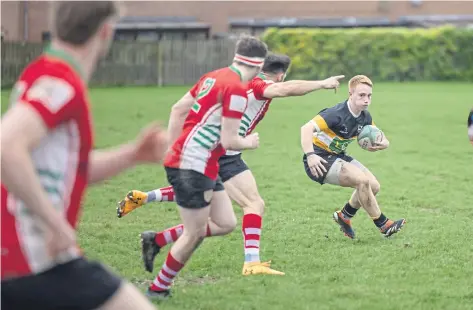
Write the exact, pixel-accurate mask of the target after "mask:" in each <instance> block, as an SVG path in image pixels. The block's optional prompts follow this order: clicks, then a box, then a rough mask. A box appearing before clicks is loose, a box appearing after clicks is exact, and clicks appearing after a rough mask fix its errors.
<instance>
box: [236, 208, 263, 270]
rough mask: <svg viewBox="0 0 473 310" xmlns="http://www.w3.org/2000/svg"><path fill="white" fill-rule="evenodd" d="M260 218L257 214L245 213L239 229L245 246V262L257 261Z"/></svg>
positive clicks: (258, 259)
mask: <svg viewBox="0 0 473 310" xmlns="http://www.w3.org/2000/svg"><path fill="white" fill-rule="evenodd" d="M261 226H262V218H261V216H259V215H258V214H245V215H244V216H243V222H242V225H241V230H242V232H243V241H244V246H245V263H251V262H259V261H260V257H259V244H260V238H261Z"/></svg>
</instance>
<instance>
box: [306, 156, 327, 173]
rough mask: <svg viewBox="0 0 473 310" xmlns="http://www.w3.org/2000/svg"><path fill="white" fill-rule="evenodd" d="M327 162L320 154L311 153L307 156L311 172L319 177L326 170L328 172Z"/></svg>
mask: <svg viewBox="0 0 473 310" xmlns="http://www.w3.org/2000/svg"><path fill="white" fill-rule="evenodd" d="M326 163H327V161H326V160H325V159H323V158H322V157H320V156H318V155H315V154H311V155H309V156H307V166H309V169H310V172H311V173H312V174H313V175H314V176H315V177H317V178H319V177H321V176H322V175H323V173H324V172H327V169H326V168H325V166H324V164H326Z"/></svg>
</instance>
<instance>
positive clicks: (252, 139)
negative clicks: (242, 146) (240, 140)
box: [244, 132, 259, 150]
mask: <svg viewBox="0 0 473 310" xmlns="http://www.w3.org/2000/svg"><path fill="white" fill-rule="evenodd" d="M244 139H245V140H246V142H247V147H246V148H247V149H250V150H254V149H256V148H258V147H259V134H258V133H256V132H255V133H252V134H249V135H248V136H246V137H245V138H244Z"/></svg>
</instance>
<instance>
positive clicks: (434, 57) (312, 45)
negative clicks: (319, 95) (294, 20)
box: [263, 26, 473, 81]
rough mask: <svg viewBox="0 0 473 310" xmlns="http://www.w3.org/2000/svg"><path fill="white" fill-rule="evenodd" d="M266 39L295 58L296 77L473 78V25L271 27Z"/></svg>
mask: <svg viewBox="0 0 473 310" xmlns="http://www.w3.org/2000/svg"><path fill="white" fill-rule="evenodd" d="M263 40H264V41H265V42H266V43H267V44H268V46H269V48H270V50H271V51H273V52H278V53H283V54H286V55H288V56H290V57H291V58H292V64H291V68H290V71H289V73H288V75H289V77H290V78H292V79H322V78H325V77H328V76H331V75H335V74H344V75H346V76H353V75H356V74H365V75H368V76H369V77H371V78H373V79H374V80H378V81H413V80H424V81H448V80H450V81H453V80H454V81H473V29H466V28H463V29H462V28H455V27H451V26H444V27H438V28H429V29H423V28H422V29H410V28H364V29H363V28H355V29H313V28H286V29H277V28H270V29H268V30H267V31H266V32H265V33H264V34H263Z"/></svg>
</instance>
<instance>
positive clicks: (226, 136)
mask: <svg viewBox="0 0 473 310" xmlns="http://www.w3.org/2000/svg"><path fill="white" fill-rule="evenodd" d="M240 123H241V119H238V118H230V117H223V118H222V136H221V141H220V142H221V143H222V146H223V148H225V149H227V150H232V151H241V150H245V149H256V148H257V147H258V146H259V136H258V134H257V133H252V134H250V135H248V136H246V137H241V136H240V135H239V134H238V128H239V127H240Z"/></svg>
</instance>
